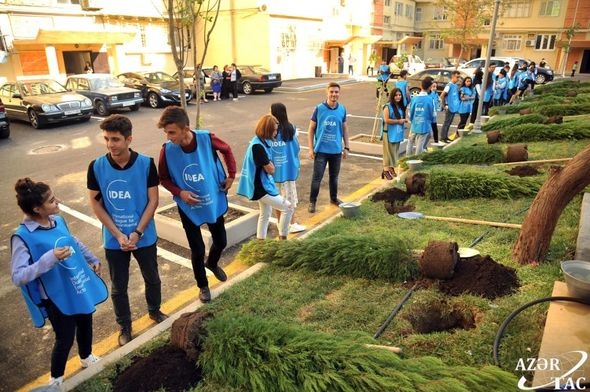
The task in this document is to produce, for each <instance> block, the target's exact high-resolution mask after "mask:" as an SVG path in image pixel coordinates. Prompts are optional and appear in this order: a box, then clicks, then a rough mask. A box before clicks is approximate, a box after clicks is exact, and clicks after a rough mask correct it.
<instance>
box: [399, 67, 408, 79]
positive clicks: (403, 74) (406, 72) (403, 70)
mask: <svg viewBox="0 0 590 392" xmlns="http://www.w3.org/2000/svg"><path fill="white" fill-rule="evenodd" d="M407 74H408V70H407V69H402V70H401V72H400V73H399V77H400V78H403V77H404V76H406V75H407Z"/></svg>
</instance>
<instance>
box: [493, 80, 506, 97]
mask: <svg viewBox="0 0 590 392" xmlns="http://www.w3.org/2000/svg"><path fill="white" fill-rule="evenodd" d="M507 89H508V79H506V77H504V78H500V77H498V79H497V80H496V83H494V99H506V90H507Z"/></svg>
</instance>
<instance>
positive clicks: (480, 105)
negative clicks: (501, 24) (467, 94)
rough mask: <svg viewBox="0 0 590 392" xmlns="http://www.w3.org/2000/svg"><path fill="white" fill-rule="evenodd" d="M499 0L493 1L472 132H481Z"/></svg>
mask: <svg viewBox="0 0 590 392" xmlns="http://www.w3.org/2000/svg"><path fill="white" fill-rule="evenodd" d="M500 1H501V0H495V1H494V16H493V18H492V29H491V31H490V38H489V39H488V52H487V54H486V62H485V66H484V67H485V69H484V71H483V80H482V81H481V90H480V92H481V93H480V94H479V95H480V97H479V102H478V103H477V117H476V118H475V124H473V131H472V133H481V111H482V110H483V95H484V93H485V91H486V89H487V88H488V87H487V83H488V75H489V72H490V57H492V44H493V40H494V38H495V36H496V23H497V22H498V10H499V9H500Z"/></svg>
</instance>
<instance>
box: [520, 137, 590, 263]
mask: <svg viewBox="0 0 590 392" xmlns="http://www.w3.org/2000/svg"><path fill="white" fill-rule="evenodd" d="M589 184H590V145H589V146H587V147H586V148H585V149H584V150H582V151H581V152H579V153H578V154H577V155H576V156H575V157H574V158H573V159H572V160H571V161H569V162H568V163H566V164H565V166H563V167H560V166H552V167H551V168H550V169H549V178H548V179H547V181H545V184H543V186H542V187H541V189H540V190H539V193H538V194H537V196H536V197H535V200H533V203H532V204H531V208H530V209H529V213H528V214H527V216H526V217H525V219H524V222H523V223H522V229H521V231H520V235H519V237H518V240H517V241H516V244H515V245H514V248H513V249H512V254H513V256H514V257H515V258H516V259H517V260H518V262H519V263H520V264H528V263H532V262H537V261H541V260H543V259H544V258H545V256H546V255H547V252H548V250H549V245H550V243H551V237H552V236H553V231H554V230H555V226H556V225H557V221H558V220H559V217H560V216H561V212H562V211H563V209H564V208H565V207H566V206H567V205H568V203H569V202H570V201H571V200H572V199H573V198H574V197H575V196H576V195H577V194H578V193H580V192H581V191H582V190H583V189H584V188H585V187H586V186H588V185H589Z"/></svg>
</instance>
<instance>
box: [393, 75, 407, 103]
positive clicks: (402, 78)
mask: <svg viewBox="0 0 590 392" xmlns="http://www.w3.org/2000/svg"><path fill="white" fill-rule="evenodd" d="M395 87H397V88H398V89H400V91H401V92H402V96H403V98H404V102H403V103H404V106H405V107H408V105H409V104H410V87H409V86H408V71H407V70H405V69H402V70H401V72H400V73H399V79H398V80H397V81H396V82H395ZM390 101H391V99H390Z"/></svg>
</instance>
